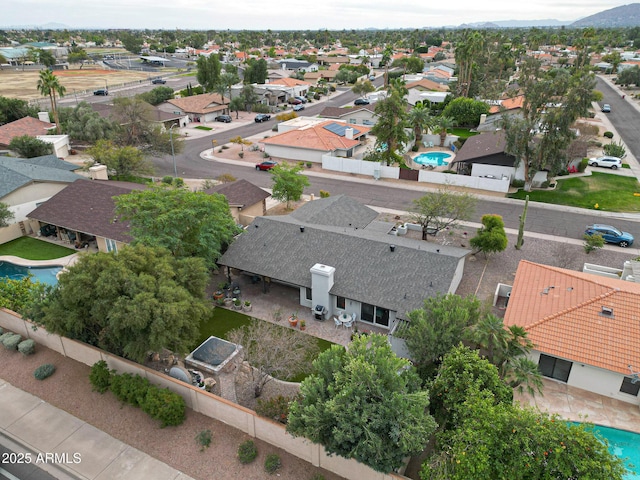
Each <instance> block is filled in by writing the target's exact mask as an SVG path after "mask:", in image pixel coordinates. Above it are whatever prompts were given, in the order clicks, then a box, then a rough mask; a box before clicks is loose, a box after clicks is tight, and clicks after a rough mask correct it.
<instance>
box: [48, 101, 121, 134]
mask: <svg viewBox="0 0 640 480" xmlns="http://www.w3.org/2000/svg"><path fill="white" fill-rule="evenodd" d="M59 114H60V123H61V124H62V126H63V128H64V132H65V133H66V134H67V135H69V137H70V138H71V139H72V140H73V141H76V142H88V143H91V144H94V143H96V142H97V141H98V140H113V139H115V138H116V136H117V134H118V132H119V130H120V126H119V125H118V124H117V123H116V122H114V121H113V120H110V119H108V118H104V117H102V116H100V114H99V113H98V112H96V111H95V110H94V109H93V108H91V105H90V104H89V103H87V102H80V103H79V104H78V105H76V106H75V107H72V108H60V109H59Z"/></svg>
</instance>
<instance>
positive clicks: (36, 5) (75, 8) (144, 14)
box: [0, 0, 633, 30]
mask: <svg viewBox="0 0 640 480" xmlns="http://www.w3.org/2000/svg"><path fill="white" fill-rule="evenodd" d="M632 2H633V0H631V2H630V1H629V0H580V1H578V0H559V1H558V0H527V1H518V0H489V1H481V0H458V1H457V2H454V3H451V4H450V3H448V2H445V1H439V2H438V1H434V0H323V1H322V2H315V1H309V0H278V1H277V2H274V1H265V0H237V1H235V2H231V3H227V2H221V1H220V0H171V1H169V0H161V1H158V0H102V1H100V2H98V1H96V0H90V1H87V0H84V1H81V0H56V1H55V2H51V1H50V0H46V1H45V0H21V1H17V0H8V1H7V0H4V2H3V4H4V7H3V8H2V9H0V26H2V27H9V26H25V25H26V26H40V25H46V24H48V23H60V24H63V25H65V26H67V27H70V28H132V29H145V28H148V29H170V30H173V29H193V30H266V29H271V30H319V29H328V30H342V29H356V30H358V29H364V28H379V29H395V28H424V27H441V26H457V25H460V24H463V23H476V22H488V21H504V20H546V19H552V20H559V21H567V22H572V21H575V20H578V19H580V18H583V17H587V16H589V15H593V14H595V13H599V12H602V11H604V10H609V9H611V8H614V7H618V6H621V5H625V4H628V3H632Z"/></svg>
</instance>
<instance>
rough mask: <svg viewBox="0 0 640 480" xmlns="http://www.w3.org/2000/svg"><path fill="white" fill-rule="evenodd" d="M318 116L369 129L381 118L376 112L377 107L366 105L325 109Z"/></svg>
mask: <svg viewBox="0 0 640 480" xmlns="http://www.w3.org/2000/svg"><path fill="white" fill-rule="evenodd" d="M318 116H320V117H322V118H335V119H336V120H340V121H343V122H347V123H351V124H353V125H364V126H369V127H370V126H373V125H375V124H376V122H377V121H378V118H379V117H380V116H379V115H378V114H377V113H376V112H375V107H373V106H371V105H364V106H361V107H358V106H354V107H352V108H347V107H325V109H324V110H322V111H321V112H320V114H319V115H318Z"/></svg>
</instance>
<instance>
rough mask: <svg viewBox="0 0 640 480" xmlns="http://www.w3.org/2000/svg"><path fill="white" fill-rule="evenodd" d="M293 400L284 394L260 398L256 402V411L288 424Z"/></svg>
mask: <svg viewBox="0 0 640 480" xmlns="http://www.w3.org/2000/svg"><path fill="white" fill-rule="evenodd" d="M291 400H292V399H291V398H289V397H284V396H282V395H278V396H277V397H273V398H270V399H269V400H263V399H261V398H260V399H258V403H257V404H256V413H257V414H258V415H261V416H263V417H267V418H270V419H271V420H275V421H276V422H280V423H284V424H285V425H286V423H287V418H288V417H289V403H290V402H291Z"/></svg>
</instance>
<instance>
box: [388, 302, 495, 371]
mask: <svg viewBox="0 0 640 480" xmlns="http://www.w3.org/2000/svg"><path fill="white" fill-rule="evenodd" d="M483 315H484V309H483V307H482V303H481V302H480V300H478V299H477V298H476V297H474V296H468V297H460V296H458V295H455V294H453V293H449V294H447V295H440V294H438V295H436V296H435V297H429V298H427V299H425V301H424V306H423V307H422V308H420V309H418V310H413V311H411V312H409V322H408V323H407V324H406V326H405V327H402V328H400V329H399V330H398V332H397V336H398V337H400V338H403V339H404V340H405V342H406V345H407V349H408V350H409V354H410V356H411V360H412V361H413V362H414V363H415V364H416V365H417V366H418V368H419V370H420V372H421V376H423V378H424V376H425V375H428V374H429V371H430V370H431V369H432V368H433V366H435V365H438V364H439V363H440V360H441V358H442V357H443V356H444V355H445V354H446V353H447V352H449V350H451V348H453V347H454V346H455V345H457V344H458V343H460V342H461V341H462V340H463V339H464V332H465V330H466V329H467V328H468V327H470V326H472V325H475V324H476V323H478V321H479V320H480V318H481V317H482V316H483Z"/></svg>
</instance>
